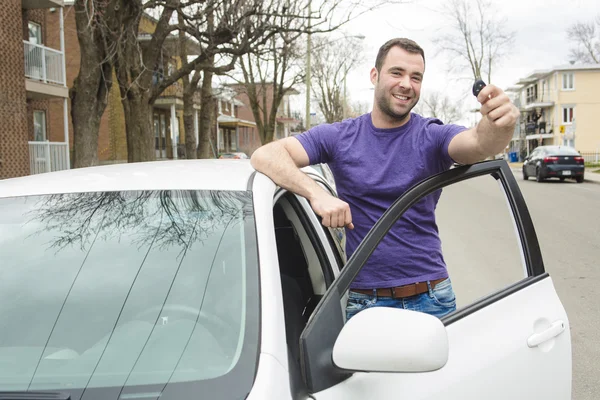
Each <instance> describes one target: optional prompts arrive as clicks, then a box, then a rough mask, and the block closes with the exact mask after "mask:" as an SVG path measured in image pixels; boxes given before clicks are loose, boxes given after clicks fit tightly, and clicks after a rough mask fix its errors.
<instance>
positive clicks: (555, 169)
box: [523, 146, 585, 183]
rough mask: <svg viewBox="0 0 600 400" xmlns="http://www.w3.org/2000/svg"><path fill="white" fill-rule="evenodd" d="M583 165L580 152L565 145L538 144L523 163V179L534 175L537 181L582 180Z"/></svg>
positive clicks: (579, 181)
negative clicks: (549, 179)
mask: <svg viewBox="0 0 600 400" xmlns="http://www.w3.org/2000/svg"><path fill="white" fill-rule="evenodd" d="M584 171H585V166H584V160H583V157H582V156H581V154H580V153H579V152H578V151H577V150H575V149H574V148H572V147H567V146H539V147H537V148H536V149H535V150H534V151H533V152H532V153H531V154H530V155H529V157H527V158H526V159H525V162H524V163H523V179H525V180H527V179H528V178H529V177H530V176H535V179H536V180H537V181H538V182H541V181H543V180H544V179H548V178H559V179H560V180H561V181H564V180H565V179H566V178H569V179H575V180H576V181H577V182H578V183H581V182H583V176H584Z"/></svg>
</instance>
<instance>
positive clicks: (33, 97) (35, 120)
mask: <svg viewBox="0 0 600 400" xmlns="http://www.w3.org/2000/svg"><path fill="white" fill-rule="evenodd" d="M63 7H64V3H63V0H5V1H3V3H2V7H0V20H1V21H2V25H3V27H2V29H1V30H0V48H2V63H1V64H0V118H1V119H2V123H1V124H0V179H3V178H11V177H17V176H23V175H29V174H31V173H38V172H45V171H55V170H60V169H67V168H69V164H70V160H69V158H70V155H69V151H68V149H69V142H70V138H69V133H68V132H69V131H68V130H67V129H65V128H64V125H65V124H64V121H65V120H66V119H67V118H68V110H67V99H68V95H69V91H68V88H67V86H66V76H65V47H64V38H65V35H64V26H63V25H62V24H60V23H58V24H56V25H54V18H52V17H51V16H52V15H56V16H62V15H63ZM60 20H62V18H56V21H60ZM49 32H55V34H54V35H50V34H49ZM53 121H57V122H60V123H56V124H52V122H53ZM52 125H54V126H52Z"/></svg>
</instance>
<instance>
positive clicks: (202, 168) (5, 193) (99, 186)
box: [0, 159, 255, 197]
mask: <svg viewBox="0 0 600 400" xmlns="http://www.w3.org/2000/svg"><path fill="white" fill-rule="evenodd" d="M254 172H255V171H254V169H253V168H252V166H251V165H250V160H242V159H240V160H212V159H211V160H170V161H152V162H141V163H128V164H112V165H104V166H97V167H87V168H77V169H71V170H66V171H58V172H50V173H45V174H37V175H29V176H24V177H20V178H12V179H5V180H0V197H13V196H29V195H42V194H57V193H77V192H101V191H119V190H167V189H171V190H189V189H192V190H194V189H202V190H247V189H249V188H248V182H249V179H250V177H251V176H252V174H253V173H254Z"/></svg>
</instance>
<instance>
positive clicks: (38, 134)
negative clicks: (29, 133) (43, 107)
mask: <svg viewBox="0 0 600 400" xmlns="http://www.w3.org/2000/svg"><path fill="white" fill-rule="evenodd" d="M33 140H34V141H36V142H44V141H46V112H45V111H34V112H33Z"/></svg>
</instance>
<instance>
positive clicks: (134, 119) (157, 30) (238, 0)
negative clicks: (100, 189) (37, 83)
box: [72, 0, 276, 166]
mask: <svg viewBox="0 0 600 400" xmlns="http://www.w3.org/2000/svg"><path fill="white" fill-rule="evenodd" d="M76 4H78V10H79V11H80V12H81V16H80V18H81V21H82V23H89V24H91V26H93V27H94V29H95V32H93V35H92V34H88V35H89V36H93V38H94V39H95V40H97V41H98V43H101V44H103V46H104V47H100V46H98V45H96V46H89V47H88V48H86V49H85V50H89V52H86V57H87V58H88V59H89V60H91V61H92V64H93V63H96V64H97V65H102V63H101V61H103V60H104V61H105V62H107V63H108V64H107V65H106V67H105V69H104V70H103V71H108V70H110V68H111V67H113V68H114V72H115V75H116V77H117V83H118V85H119V90H120V93H121V103H122V105H123V111H124V117H125V129H126V135H127V153H128V160H129V161H130V162H134V161H147V160H153V159H154V157H155V155H154V146H153V144H154V143H153V131H152V105H153V104H154V102H155V101H156V99H157V98H158V96H160V95H161V94H162V93H163V92H164V90H165V89H166V88H168V87H169V86H171V85H173V84H174V83H175V82H179V81H180V80H181V79H182V78H183V77H187V76H188V75H189V74H190V73H191V72H192V71H199V70H202V71H206V70H211V69H214V68H221V67H222V66H219V67H215V65H214V60H212V56H213V55H214V54H222V55H223V54H227V55H229V56H231V58H232V59H235V57H237V56H239V55H240V54H244V53H245V52H247V51H250V50H251V49H252V46H253V45H258V44H260V43H261V41H262V42H264V40H265V37H268V36H269V35H271V34H273V32H274V31H275V30H276V27H274V26H273V24H272V23H271V22H270V20H269V15H270V14H271V12H272V9H271V8H270V7H273V4H272V3H266V4H265V3H263V1H262V0H77V3H76ZM189 10H195V11H194V12H190V11H189ZM211 10H212V11H213V12H214V13H213V14H214V17H215V21H216V22H215V26H214V29H208V28H207V25H208V23H209V22H208V21H209V19H208V18H207V16H210V15H211V12H210V11H211ZM148 13H151V14H152V15H153V16H154V17H155V20H156V24H155V26H154V27H153V31H152V32H151V33H146V34H144V35H143V36H144V37H143V39H144V40H141V38H140V33H141V30H140V23H141V20H142V18H143V17H144V15H146V14H148ZM178 15H182V16H183V18H182V22H181V23H180V22H177V21H176V22H175V23H172V22H173V19H177V18H175V16H178ZM82 26H83V25H82ZM179 30H182V31H185V33H186V34H187V35H188V36H189V38H191V40H194V41H196V42H197V45H198V46H199V47H200V48H201V51H200V52H198V55H197V56H195V58H193V59H192V60H189V61H188V62H185V63H183V65H182V66H181V67H180V68H178V69H176V70H175V71H172V73H171V74H169V75H168V76H165V77H164V79H161V80H160V81H158V82H157V81H156V80H155V79H154V78H155V76H154V74H155V69H156V68H157V67H158V65H159V64H160V62H161V57H162V54H163V50H164V49H165V47H166V44H167V42H168V41H173V39H176V38H177V36H174V33H176V32H177V31H179ZM78 35H79V36H80V38H83V39H85V38H84V37H83V36H84V35H85V31H84V30H80V31H79V32H78ZM80 42H81V43H84V42H83V41H82V40H81V39H80ZM88 42H90V41H89V40H88ZM103 50H104V52H103ZM88 53H89V54H88ZM105 53H107V54H108V55H109V57H107V56H106V54H105ZM172 55H174V54H172ZM83 56H84V52H82V57H83ZM186 61H187V60H186ZM230 62H231V60H230ZM88 70H92V67H89V68H88ZM213 72H214V71H213ZM96 75H97V74H96ZM104 76H110V74H108V75H107V74H106V73H105V74H104ZM80 77H81V79H82V80H83V79H91V78H90V77H92V78H94V76H92V75H90V73H89V71H87V70H86V71H83V70H82V72H81V74H80ZM94 79H95V82H96V83H94V81H93V79H92V82H91V84H84V83H83V82H81V83H80V84H79V86H78V88H77V91H75V92H74V93H75V94H76V95H77V96H75V97H74V96H73V95H72V99H74V103H75V104H74V108H76V109H77V110H80V109H82V110H85V109H86V108H89V104H90V102H92V103H93V99H92V100H90V99H87V98H86V97H84V96H81V95H80V94H81V93H82V92H84V91H85V92H86V93H88V94H94V93H97V92H98V93H100V94H102V93H101V92H99V91H98V90H94V88H95V87H96V88H97V87H98V86H99V84H98V78H94ZM105 80H106V78H105ZM100 83H102V82H100ZM188 83H191V82H189V81H188ZM84 85H85V86H84ZM105 87H107V88H108V89H109V87H108V84H105ZM102 90H105V88H104V87H103V88H102ZM101 98H102V97H101ZM78 102H80V106H81V107H80V106H79V105H78V104H77V103H78ZM99 105H100V106H102V104H99ZM104 107H105V105H104ZM101 111H103V108H102V107H98V108H97V111H96V114H99V115H102V112H101ZM80 117H81V113H80V112H78V113H77V118H79V119H81V118H80ZM77 126H79V125H77ZM98 126H99V123H98V124H96V125H95V126H92V128H90V129H84V130H82V129H77V128H76V130H75V135H76V136H81V137H82V138H83V139H82V142H84V143H90V146H91V147H97V132H98ZM192 131H193V130H192ZM76 140H77V139H76ZM94 158H95V159H96V160H97V154H96V153H95V152H94V154H92V156H91V157H87V159H88V163H87V164H88V165H90V164H91V163H94V162H97V161H94ZM84 164H85V163H83V164H82V165H79V166H83V165H84Z"/></svg>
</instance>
